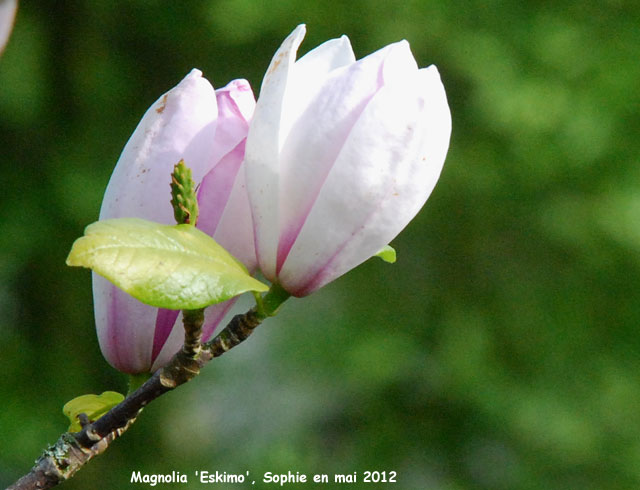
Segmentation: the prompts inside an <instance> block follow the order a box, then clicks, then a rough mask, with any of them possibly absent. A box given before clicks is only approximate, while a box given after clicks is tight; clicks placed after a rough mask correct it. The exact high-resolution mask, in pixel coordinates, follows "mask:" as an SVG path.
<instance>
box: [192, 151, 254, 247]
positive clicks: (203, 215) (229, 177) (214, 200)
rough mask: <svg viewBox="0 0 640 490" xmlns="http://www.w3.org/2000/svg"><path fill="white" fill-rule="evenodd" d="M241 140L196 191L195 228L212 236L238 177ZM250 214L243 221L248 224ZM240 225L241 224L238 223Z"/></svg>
mask: <svg viewBox="0 0 640 490" xmlns="http://www.w3.org/2000/svg"><path fill="white" fill-rule="evenodd" d="M245 141H246V140H243V141H242V142H241V143H240V144H239V145H238V146H237V147H236V148H234V149H233V150H232V151H230V152H229V153H228V154H227V155H225V156H224V157H223V158H222V159H221V160H220V162H218V164H217V165H216V166H215V167H213V168H212V169H211V170H210V171H209V173H208V174H207V175H205V176H204V179H202V183H201V184H200V188H199V189H198V206H199V210H200V214H199V218H198V224H197V227H198V228H199V229H201V230H202V231H204V232H205V233H207V234H208V235H211V236H213V234H214V233H215V231H216V229H217V228H218V223H219V222H220V219H221V218H222V214H223V212H224V210H225V207H226V206H227V201H229V196H230V195H231V190H232V189H233V185H234V183H235V181H236V178H237V176H238V172H239V170H240V167H241V165H242V159H243V158H244V142H245ZM249 217H250V213H248V214H247V217H246V218H245V219H244V221H247V223H250V219H249ZM240 224H241V223H240Z"/></svg>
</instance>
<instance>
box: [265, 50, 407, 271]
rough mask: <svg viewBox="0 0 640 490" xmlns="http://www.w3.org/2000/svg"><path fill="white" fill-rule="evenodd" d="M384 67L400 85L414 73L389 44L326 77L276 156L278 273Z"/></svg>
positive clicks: (404, 55)
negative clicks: (278, 226) (277, 171)
mask: <svg viewBox="0 0 640 490" xmlns="http://www.w3.org/2000/svg"><path fill="white" fill-rule="evenodd" d="M387 65H391V66H392V67H393V68H394V69H395V70H396V71H398V72H399V73H400V74H401V76H397V77H396V79H398V80H401V81H402V83H403V84H405V80H406V79H408V78H411V77H413V78H415V76H416V74H417V71H418V67H417V65H416V63H415V61H414V60H413V56H412V55H411V51H410V50H409V46H408V44H407V43H406V42H401V43H396V44H392V45H389V46H387V47H385V48H383V49H381V50H379V51H377V52H375V53H373V54H371V55H369V56H367V57H365V58H363V59H361V60H359V61H358V62H357V63H353V64H351V65H350V66H348V67H346V68H344V69H341V70H335V71H334V72H333V73H331V74H330V76H329V78H328V79H327V81H326V83H325V84H324V85H322V90H321V91H320V92H319V93H318V94H317V97H316V98H315V99H313V100H312V101H311V103H310V104H309V105H308V108H307V110H306V111H305V113H304V114H303V115H302V116H301V117H300V118H299V119H298V121H297V123H296V125H295V126H294V127H293V128H292V130H291V134H290V135H289V137H288V138H287V140H286V143H285V146H284V148H283V151H282V153H281V155H280V168H279V171H280V174H281V179H280V188H279V191H280V196H281V202H280V211H279V212H280V223H279V224H280V238H279V247H278V255H277V271H278V273H279V271H280V267H281V266H282V264H283V263H284V261H285V260H286V257H287V254H288V253H289V250H290V249H291V246H292V245H293V243H294V242H295V240H296V238H297V236H298V233H299V232H300V230H301V228H302V226H303V225H304V222H305V220H306V219H307V216H308V215H309V212H310V210H311V208H312V206H313V205H314V203H315V200H316V198H317V197H318V194H319V192H320V189H321V188H322V186H323V185H324V183H325V180H326V179H327V176H328V175H329V172H330V171H331V168H332V167H333V165H334V164H335V163H336V159H337V157H338V155H339V154H340V152H341V151H342V148H343V146H344V145H345V143H346V142H347V140H348V137H349V133H350V132H351V130H352V128H353V126H354V124H355V123H356V121H357V120H358V119H359V117H360V116H361V114H362V111H363V110H365V107H366V106H367V104H368V103H369V101H370V100H371V98H372V97H373V96H374V94H375V93H376V92H377V91H378V90H380V88H381V86H382V83H383V80H384V78H392V77H391V76H387V77H385V76H384V75H383V73H384V72H389V71H390V70H389V68H387Z"/></svg>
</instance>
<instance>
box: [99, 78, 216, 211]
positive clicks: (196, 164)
mask: <svg viewBox="0 0 640 490" xmlns="http://www.w3.org/2000/svg"><path fill="white" fill-rule="evenodd" d="M216 117H217V103H216V95H215V92H214V90H213V87H212V86H211V84H210V83H209V82H208V81H207V80H206V79H204V78H202V73H201V72H200V71H199V70H192V71H191V73H189V74H188V75H187V76H186V77H185V78H184V79H183V80H182V81H181V82H180V83H179V84H178V85H177V86H176V87H175V88H174V89H172V90H170V91H169V92H167V93H166V94H165V95H163V96H162V97H160V99H158V101H157V102H156V103H155V104H153V106H151V108H150V109H149V110H148V111H147V112H146V114H145V115H144V117H143V118H142V120H141V121H140V123H139V124H138V127H137V128H136V130H135V131H134V133H133V135H132V136H131V138H130V139H129V141H128V142H127V145H126V146H125V148H124V150H123V152H122V155H121V156H120V159H119V160H118V163H117V164H116V168H115V170H114V171H113V174H112V176H111V180H110V181H109V185H108V186H107V191H106V193H105V197H104V201H103V204H102V209H101V211H100V219H107V218H121V217H137V218H144V219H148V220H152V221H157V222H160V223H172V222H173V210H172V208H171V204H170V193H169V186H168V183H169V182H170V181H171V172H172V171H173V166H174V165H175V164H176V163H178V161H180V160H181V159H184V161H185V163H186V164H187V166H189V167H190V168H191V169H192V171H193V179H194V180H195V181H196V182H199V181H200V180H201V179H202V177H203V176H204V175H205V173H206V172H207V171H208V170H209V169H210V167H211V166H212V165H213V160H212V157H213V155H212V154H213V145H212V141H213V140H214V137H215V133H216Z"/></svg>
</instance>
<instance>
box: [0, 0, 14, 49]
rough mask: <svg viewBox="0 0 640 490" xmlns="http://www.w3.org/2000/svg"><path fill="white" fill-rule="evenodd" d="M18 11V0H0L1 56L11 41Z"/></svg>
mask: <svg viewBox="0 0 640 490" xmlns="http://www.w3.org/2000/svg"><path fill="white" fill-rule="evenodd" d="M17 10H18V0H0V54H2V51H4V47H5V45H6V44H7V41H9V36H10V35H11V30H12V29H13V23H14V21H15V18H16V11H17Z"/></svg>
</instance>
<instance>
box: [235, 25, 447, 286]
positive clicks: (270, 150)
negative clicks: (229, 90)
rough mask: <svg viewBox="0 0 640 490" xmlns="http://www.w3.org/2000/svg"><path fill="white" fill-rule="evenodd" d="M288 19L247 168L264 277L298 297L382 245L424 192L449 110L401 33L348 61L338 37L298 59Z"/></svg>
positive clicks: (433, 177)
mask: <svg viewBox="0 0 640 490" xmlns="http://www.w3.org/2000/svg"><path fill="white" fill-rule="evenodd" d="M304 34H305V28H304V26H303V25H301V26H298V27H297V28H296V29H295V30H294V31H293V32H292V33H291V34H290V35H289V37H288V38H287V39H285V41H284V42H283V43H282V46H281V47H280V49H278V51H277V52H276V54H275V56H274V57H273V60H272V61H271V65H270V66H269V69H268V71H267V73H266V75H265V77H264V80H263V82H262V88H261V91H260V97H259V99H258V102H257V105H256V109H255V113H254V117H253V120H252V123H251V128H250V130H249V136H248V138H247V145H246V155H245V172H246V178H247V190H248V193H249V200H250V203H251V210H252V214H253V220H254V232H255V243H256V254H257V258H258V263H259V266H260V269H261V270H262V272H263V274H264V275H265V277H266V278H267V279H269V280H270V281H272V282H277V283H279V284H280V285H281V286H282V287H283V288H284V289H285V290H287V291H288V292H289V293H291V294H293V295H295V296H305V295H307V294H309V293H311V292H313V291H315V290H316V289H318V288H320V287H321V286H323V285H325V284H327V283H328V282H330V281H332V280H334V279H336V278H337V277H339V276H340V275H342V274H344V273H345V272H347V271H349V270H350V269H352V268H354V267H355V266H357V265H359V264H360V263H362V262H363V261H365V260H366V259H368V258H369V257H371V256H372V255H374V254H375V253H376V252H378V251H379V250H380V249H381V248H382V247H383V246H384V245H386V244H388V243H389V242H390V241H391V240H392V239H393V238H394V237H395V236H396V235H397V234H398V233H399V232H400V231H401V230H402V229H403V228H404V227H405V226H406V225H407V224H408V223H409V221H410V220H411V219H412V218H413V217H414V216H415V215H416V213H417V212H418V211H419V210H420V208H421V207H422V205H423V204H424V203H425V201H426V200H427V198H428V197H429V194H430V193H431V191H432V190H433V188H434V186H435V184H436V181H437V180H438V177H439V175H440V171H441V169H442V165H443V163H444V160H445V156H446V153H447V149H448V146H449V136H450V133H451V115H450V112H449V107H448V104H447V99H446V94H445V91H444V87H443V85H442V82H441V81H440V76H439V74H438V71H437V69H436V67H435V66H430V67H429V68H423V69H419V68H418V66H417V64H416V62H415V60H414V58H413V56H412V54H411V51H410V49H409V44H408V43H407V42H406V41H401V42H398V43H395V44H391V45H389V46H386V47H384V48H382V49H380V50H379V51H376V52H375V53H373V54H371V55H369V56H367V57H365V58H363V59H361V60H358V61H356V60H355V57H354V54H353V51H352V49H351V45H350V43H349V39H348V38H347V37H346V36H343V37H342V38H340V39H332V40H330V41H327V42H325V43H324V44H322V45H320V46H318V47H317V48H315V49H314V50H312V51H311V52H309V53H308V54H306V55H305V56H303V57H302V58H300V59H299V60H298V61H295V59H296V51H297V49H298V46H299V45H300V43H301V42H302V39H303V37H304Z"/></svg>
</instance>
